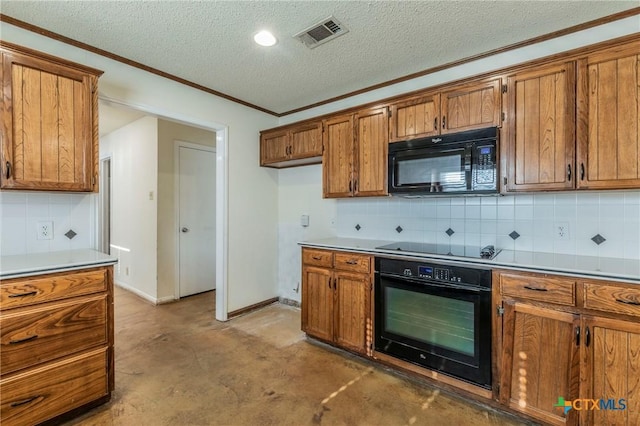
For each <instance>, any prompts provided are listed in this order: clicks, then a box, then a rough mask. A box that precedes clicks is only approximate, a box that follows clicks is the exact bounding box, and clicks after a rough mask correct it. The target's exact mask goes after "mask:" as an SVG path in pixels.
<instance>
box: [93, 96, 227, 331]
mask: <svg viewBox="0 0 640 426" xmlns="http://www.w3.org/2000/svg"><path fill="white" fill-rule="evenodd" d="M99 99H100V102H101V106H102V105H107V106H112V107H116V108H124V109H133V110H134V111H137V112H139V113H141V114H142V115H148V116H152V117H158V118H163V119H166V120H169V121H174V122H177V123H182V124H185V125H187V126H193V127H196V128H200V129H205V130H210V131H213V132H215V154H214V156H215V175H216V178H215V185H214V187H215V197H216V204H215V209H216V214H215V234H216V238H215V248H213V250H214V252H215V262H214V263H215V280H214V283H215V287H216V297H215V305H216V308H215V318H216V319H217V320H218V321H226V320H227V310H228V306H227V304H228V291H227V279H228V272H227V267H228V253H227V249H228V238H229V235H228V214H227V212H228V202H229V200H228V174H229V172H228V155H227V152H228V128H227V126H225V125H223V124H220V123H217V122H214V121H209V120H201V119H195V118H193V117H188V116H183V115H180V114H176V113H175V112H174V111H168V110H165V109H162V108H154V107H149V106H148V105H136V104H130V103H128V102H123V101H120V100H117V99H113V98H108V97H106V96H104V95H100V98H99ZM101 110H102V108H101ZM101 122H102V120H101ZM101 128H102V126H101ZM100 146H101V148H102V144H101V145H100ZM153 196H154V194H153V193H151V192H150V193H149V198H150V200H151V198H152V197H153ZM98 211H99V210H98ZM98 223H99V222H98ZM177 229H178V228H177V227H175V228H174V227H172V232H176V231H174V230H177ZM96 231H97V232H98V233H99V230H96ZM174 235H175V234H174ZM111 239H113V235H112V237H111ZM176 257H177V256H175V255H174V256H173V257H172V259H176ZM171 276H172V277H174V276H175V275H174V274H171ZM176 279H177V278H176ZM178 294H179V293H175V295H176V296H177V295H178ZM141 296H142V297H145V296H144V295H142V294H141ZM150 301H152V302H154V300H150ZM155 302H156V303H158V301H157V299H156V300H155ZM163 302H164V300H163V301H160V303H163Z"/></svg>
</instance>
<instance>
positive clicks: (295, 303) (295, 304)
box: [278, 297, 300, 308]
mask: <svg viewBox="0 0 640 426" xmlns="http://www.w3.org/2000/svg"><path fill="white" fill-rule="evenodd" d="M278 301H279V302H280V303H282V304H283V305H288V306H293V307H294V308H299V307H300V302H298V301H297V300H294V299H289V298H287V297H281V298H280V299H279V300H278Z"/></svg>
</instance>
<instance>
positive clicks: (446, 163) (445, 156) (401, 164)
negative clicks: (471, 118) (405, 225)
mask: <svg viewBox="0 0 640 426" xmlns="http://www.w3.org/2000/svg"><path fill="white" fill-rule="evenodd" d="M497 143H498V130H497V129H496V128H495V127H490V128H487V129H481V130H471V131H468V132H461V133H456V134H450V135H444V136H438V137H428V138H422V139H413V140H408V141H404V142H395V143H392V144H390V145H389V193H390V194H391V195H403V196H410V195H433V194H437V193H442V192H445V193H449V195H452V194H478V195H482V194H496V193H497V192H498V168H497V159H496V153H497Z"/></svg>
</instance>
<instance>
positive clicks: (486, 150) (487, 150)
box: [480, 146, 491, 154]
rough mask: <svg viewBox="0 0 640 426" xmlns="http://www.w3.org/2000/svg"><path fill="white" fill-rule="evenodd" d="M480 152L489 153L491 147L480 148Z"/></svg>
mask: <svg viewBox="0 0 640 426" xmlns="http://www.w3.org/2000/svg"><path fill="white" fill-rule="evenodd" d="M480 154H491V148H490V147H488V146H487V147H482V148H480Z"/></svg>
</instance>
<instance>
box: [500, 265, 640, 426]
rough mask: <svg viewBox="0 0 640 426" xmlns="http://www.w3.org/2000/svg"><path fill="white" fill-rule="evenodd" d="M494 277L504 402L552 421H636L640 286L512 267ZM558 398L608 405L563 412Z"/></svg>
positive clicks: (638, 412)
mask: <svg viewBox="0 0 640 426" xmlns="http://www.w3.org/2000/svg"><path fill="white" fill-rule="evenodd" d="M493 278H494V284H496V285H497V287H498V289H497V290H495V289H494V291H498V292H499V298H498V299H497V300H498V306H497V312H498V315H497V316H496V322H497V323H498V325H497V328H496V329H497V330H498V333H499V335H500V339H501V341H502V351H501V352H500V353H499V354H498V365H499V371H500V377H499V379H500V380H499V383H500V388H499V400H500V402H501V403H503V404H505V405H506V406H508V407H509V408H511V409H513V410H516V411H520V412H522V413H525V414H527V415H529V416H531V417H534V418H536V419H538V420H541V421H543V422H545V423H548V424H553V425H578V424H579V425H594V426H595V425H601V424H621V425H636V424H638V422H639V421H640V410H639V409H638V408H639V407H640V322H639V321H638V319H639V318H640V288H638V286H637V285H634V284H626V283H619V282H612V281H604V280H591V279H580V278H574V277H564V276H558V275H548V274H539V273H528V272H515V271H494V277H493ZM500 312H502V315H500ZM500 339H499V340H500ZM559 397H562V398H563V399H564V400H565V401H575V400H585V399H588V400H602V401H604V402H603V403H604V404H606V407H607V408H606V409H600V410H593V411H592V410H587V409H584V410H578V409H571V410H568V412H566V413H565V411H564V410H563V407H561V406H558V398H559Z"/></svg>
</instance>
